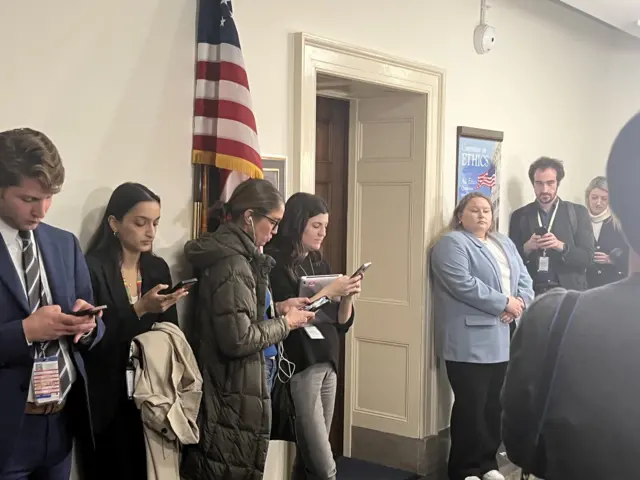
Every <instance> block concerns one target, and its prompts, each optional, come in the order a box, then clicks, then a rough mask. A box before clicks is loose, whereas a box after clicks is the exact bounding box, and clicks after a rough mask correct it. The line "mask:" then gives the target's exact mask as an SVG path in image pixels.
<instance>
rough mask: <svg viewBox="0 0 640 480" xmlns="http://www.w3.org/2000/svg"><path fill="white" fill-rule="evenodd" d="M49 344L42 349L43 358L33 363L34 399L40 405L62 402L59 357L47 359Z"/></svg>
mask: <svg viewBox="0 0 640 480" xmlns="http://www.w3.org/2000/svg"><path fill="white" fill-rule="evenodd" d="M46 348H47V344H46V343H43V344H42V345H41V347H40V349H41V353H42V356H41V357H39V358H36V359H35V360H34V361H33V370H32V374H31V383H32V386H33V397H34V400H35V402H36V403H37V404H38V405H44V404H47V403H54V402H58V401H59V400H60V373H59V371H58V356H57V355H54V356H51V357H45V356H44V355H45V351H46Z"/></svg>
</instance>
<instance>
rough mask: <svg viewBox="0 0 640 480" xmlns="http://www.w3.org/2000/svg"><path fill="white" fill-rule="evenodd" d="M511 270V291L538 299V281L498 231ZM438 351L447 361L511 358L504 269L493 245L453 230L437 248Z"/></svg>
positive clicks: (433, 261) (528, 299)
mask: <svg viewBox="0 0 640 480" xmlns="http://www.w3.org/2000/svg"><path fill="white" fill-rule="evenodd" d="M491 236H492V238H494V239H495V240H497V241H498V243H500V245H501V246H502V249H503V250H504V252H505V254H506V257H507V260H508V261H509V267H510V269H511V295H512V296H514V297H521V298H522V299H523V300H524V302H525V305H530V304H531V302H532V301H533V296H534V293H533V282H532V281H531V277H530V276H529V273H528V272H527V269H526V267H525V266H524V263H523V261H522V257H520V254H519V253H518V250H517V249H516V246H515V245H514V244H513V242H512V241H511V240H510V239H509V237H507V236H506V235H502V234H501V233H492V234H491ZM431 271H432V274H433V294H434V295H433V296H434V313H435V325H436V351H437V352H438V355H439V356H440V357H441V358H443V359H444V360H448V361H454V362H469V363H499V362H506V361H508V360H509V344H510V335H509V325H508V324H506V323H503V322H502V321H500V314H501V313H502V312H504V310H505V308H506V306H507V300H508V298H507V295H506V294H504V293H502V286H501V278H502V276H501V274H500V267H499V266H498V263H497V261H496V259H495V257H494V255H493V254H492V253H491V251H490V250H489V248H488V247H487V246H486V245H485V244H484V243H483V242H482V241H480V240H479V239H478V238H477V237H475V236H474V235H473V234H471V233H469V232H466V231H452V232H449V233H447V234H446V235H444V236H443V237H442V238H441V239H440V240H438V242H437V243H436V244H435V246H434V247H433V249H432V251H431Z"/></svg>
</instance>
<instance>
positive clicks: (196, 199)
mask: <svg viewBox="0 0 640 480" xmlns="http://www.w3.org/2000/svg"><path fill="white" fill-rule="evenodd" d="M192 215H193V217H192V219H191V238H198V237H199V236H200V225H201V223H202V222H201V220H200V217H201V216H202V165H198V164H194V165H193V212H192Z"/></svg>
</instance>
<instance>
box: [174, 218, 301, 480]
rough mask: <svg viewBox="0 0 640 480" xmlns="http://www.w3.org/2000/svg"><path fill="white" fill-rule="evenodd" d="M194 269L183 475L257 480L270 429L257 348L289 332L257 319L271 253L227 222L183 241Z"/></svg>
mask: <svg viewBox="0 0 640 480" xmlns="http://www.w3.org/2000/svg"><path fill="white" fill-rule="evenodd" d="M185 254H186V256H187V260H189V262H190V263H191V264H192V265H193V267H194V268H195V269H196V270H197V271H198V272H200V276H199V277H200V282H199V285H198V299H197V303H196V317H195V323H194V324H193V327H192V329H191V338H192V347H193V350H194V353H195V355H196V358H197V360H198V365H199V366H200V370H201V371H202V377H203V381H204V382H203V386H202V389H203V393H204V395H203V398H202V404H201V406H200V415H199V417H198V425H199V427H200V442H199V443H198V445H189V446H187V447H186V448H185V450H184V455H183V462H182V468H181V472H180V474H181V478H182V479H184V480H200V479H203V480H209V479H220V480H260V479H262V474H263V472H264V466H265V462H266V459H267V449H268V446H269V433H270V429H271V399H270V395H269V390H268V389H267V378H266V370H265V360H264V353H263V350H264V349H265V348H266V347H268V346H270V345H274V344H277V343H279V342H281V341H282V340H283V339H284V338H285V337H286V336H287V335H288V334H289V324H288V323H287V321H286V319H285V318H284V317H278V318H274V319H270V320H265V319H264V311H265V303H266V292H267V285H268V283H269V271H270V270H271V268H272V267H273V263H274V262H273V259H272V258H271V257H269V256H267V255H263V254H261V253H260V252H259V251H258V249H257V248H256V246H255V245H254V244H253V241H252V239H251V238H250V237H249V235H247V234H246V233H245V232H244V231H243V230H242V229H240V228H239V227H238V226H237V225H235V224H233V223H225V224H223V225H222V226H221V227H220V228H218V230H216V231H215V232H214V233H205V234H204V235H203V236H202V237H200V238H199V239H198V240H192V241H190V242H188V243H187V244H186V245H185Z"/></svg>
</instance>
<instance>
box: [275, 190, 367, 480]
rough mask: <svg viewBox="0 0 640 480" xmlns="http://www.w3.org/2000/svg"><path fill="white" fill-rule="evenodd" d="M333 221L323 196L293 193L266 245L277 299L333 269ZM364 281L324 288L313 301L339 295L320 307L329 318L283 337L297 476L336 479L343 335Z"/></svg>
mask: <svg viewBox="0 0 640 480" xmlns="http://www.w3.org/2000/svg"><path fill="white" fill-rule="evenodd" d="M328 225H329V209H328V207H327V204H326V203H325V201H324V200H323V199H322V198H320V197H318V196H317V195H311V194H309V193H296V194H294V195H292V196H291V197H290V198H289V200H288V201H287V204H286V206H285V211H284V217H283V218H282V221H281V222H280V226H279V230H278V233H277V234H276V235H275V236H274V237H273V240H272V241H271V243H269V244H268V245H267V246H266V247H265V252H266V253H267V254H268V255H271V256H272V257H273V258H274V259H275V261H276V265H275V267H274V268H273V269H272V270H271V274H270V276H269V279H270V280H271V287H272V289H273V298H274V300H275V301H276V302H285V301H287V300H288V299H291V298H295V297H298V296H299V292H298V283H299V280H300V277H302V276H308V275H329V274H331V273H332V272H331V267H330V266H329V263H328V262H327V261H326V260H324V259H323V258H322V254H321V248H322V243H323V241H324V238H325V236H326V233H327V227H328ZM361 280H362V276H361V275H358V276H356V277H355V278H350V277H348V276H345V275H342V276H340V277H338V278H337V279H336V280H334V281H333V282H332V283H330V284H329V285H327V286H326V287H325V288H324V289H322V290H320V292H318V293H317V294H316V295H315V296H314V297H313V298H312V299H311V300H317V299H318V298H320V297H323V296H327V297H329V298H331V299H333V300H338V303H333V304H328V305H325V306H324V307H323V308H322V309H321V310H320V312H322V314H324V316H325V318H326V319H328V320H329V321H322V322H318V323H317V324H315V325H308V326H306V327H304V328H300V329H298V330H295V331H291V333H289V336H288V337H287V338H286V339H285V340H284V352H286V353H285V355H286V357H288V358H287V360H288V361H289V362H292V363H293V364H294V365H295V370H294V373H293V376H291V379H290V391H291V398H292V400H293V404H294V409H295V414H296V416H295V426H296V444H297V455H296V460H295V463H294V466H293V475H292V479H293V480H301V479H307V478H309V479H310V478H313V479H322V480H335V478H336V463H335V461H334V459H333V453H332V451H331V444H330V442H329V434H330V431H331V422H332V420H333V410H334V406H335V401H336V392H337V385H338V384H337V382H338V377H337V371H338V363H339V358H340V336H341V335H344V334H346V333H347V331H348V330H349V329H350V328H351V326H352V325H353V320H354V309H353V299H354V295H355V294H357V293H359V292H360V287H361ZM316 318H317V317H316ZM285 370H287V369H286V368H285ZM280 373H281V375H279V377H278V378H281V380H283V381H286V380H287V379H286V375H284V372H283V371H281V372H280ZM282 377H284V378H282Z"/></svg>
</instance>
